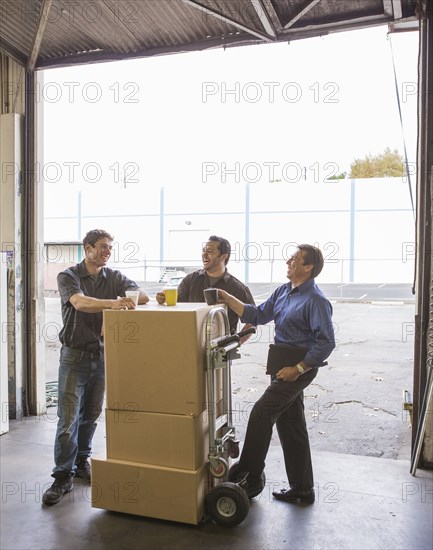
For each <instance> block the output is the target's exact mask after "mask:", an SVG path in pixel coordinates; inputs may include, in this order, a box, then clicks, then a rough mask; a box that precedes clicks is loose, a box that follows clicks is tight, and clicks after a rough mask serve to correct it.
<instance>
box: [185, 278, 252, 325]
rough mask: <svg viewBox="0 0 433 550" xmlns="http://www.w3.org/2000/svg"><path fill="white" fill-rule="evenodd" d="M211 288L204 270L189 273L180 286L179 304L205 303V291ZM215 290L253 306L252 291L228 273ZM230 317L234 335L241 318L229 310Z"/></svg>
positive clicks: (219, 281)
mask: <svg viewBox="0 0 433 550" xmlns="http://www.w3.org/2000/svg"><path fill="white" fill-rule="evenodd" d="M210 286H211V284H210V281H209V277H208V275H207V273H206V271H205V270H204V269H199V270H198V271H194V273H189V274H188V275H186V277H184V278H183V279H182V281H181V283H180V285H179V289H178V302H204V301H205V299H204V295H203V290H204V289H205V288H209V287H210ZM213 286H214V288H221V289H222V290H225V291H226V292H228V293H229V294H232V295H233V296H235V297H236V298H237V299H238V300H240V301H241V302H243V303H244V304H253V305H254V303H255V302H254V298H253V296H252V294H251V292H250V289H249V288H248V287H247V286H246V285H244V283H241V281H239V279H236V277H233V275H230V273H229V272H228V271H227V269H226V272H225V273H224V276H223V277H222V278H221V279H219V280H218V281H217V282H216V283H215V284H214V285H213ZM228 317H229V322H230V332H231V333H232V334H234V333H235V332H236V329H237V324H238V320H239V317H238V315H236V313H235V312H234V311H232V310H231V309H229V310H228Z"/></svg>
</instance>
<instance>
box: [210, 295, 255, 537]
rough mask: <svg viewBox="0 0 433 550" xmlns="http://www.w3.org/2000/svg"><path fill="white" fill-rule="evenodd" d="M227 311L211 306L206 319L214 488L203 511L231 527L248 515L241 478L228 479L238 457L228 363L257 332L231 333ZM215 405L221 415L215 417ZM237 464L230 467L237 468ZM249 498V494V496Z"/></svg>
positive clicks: (247, 502)
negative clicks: (219, 380)
mask: <svg viewBox="0 0 433 550" xmlns="http://www.w3.org/2000/svg"><path fill="white" fill-rule="evenodd" d="M218 320H219V321H220V322H221V321H222V323H223V325H224V330H225V335H223V336H219V337H216V338H215V326H216V325H217V322H218ZM229 327H230V325H229V320H228V316H227V313H226V310H225V309H224V308H223V307H221V306H216V307H213V308H212V309H211V310H210V311H209V314H208V317H207V321H206V379H207V392H208V418H209V454H208V459H209V473H210V476H211V477H210V483H211V484H212V485H213V488H212V489H211V490H210V491H209V492H208V494H207V495H206V500H205V508H206V513H207V514H208V516H210V518H211V519H213V520H214V521H215V522H216V523H218V524H219V525H223V526H226V527H234V526H235V525H238V524H239V523H241V522H242V521H243V520H244V519H245V518H246V517H247V515H248V512H249V508H250V502H249V498H248V495H247V493H246V491H245V490H244V489H243V488H242V483H241V480H239V481H238V482H232V481H230V479H231V478H232V477H233V476H232V475H230V474H231V473H232V472H231V469H230V467H229V462H230V459H232V458H237V457H238V456H239V441H238V440H237V439H236V430H235V427H234V426H233V418H232V394H231V362H232V360H233V359H236V358H238V357H240V354H239V353H238V348H239V347H240V345H241V342H240V341H241V338H242V337H243V336H246V335H247V334H252V333H254V332H255V331H256V329H255V328H249V329H246V330H244V331H242V332H239V333H238V334H233V335H230V328H229ZM219 370H221V372H222V400H221V403H217V396H216V392H215V387H216V376H217V372H218V371H219ZM217 407H218V408H219V411H218V412H219V413H220V415H219V416H217ZM236 467H237V464H234V465H233V466H232V468H233V469H236ZM250 498H251V497H250Z"/></svg>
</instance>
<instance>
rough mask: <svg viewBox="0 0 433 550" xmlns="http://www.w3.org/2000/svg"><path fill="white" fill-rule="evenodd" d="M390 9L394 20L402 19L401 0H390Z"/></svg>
mask: <svg viewBox="0 0 433 550" xmlns="http://www.w3.org/2000/svg"><path fill="white" fill-rule="evenodd" d="M392 8H393V10H394V19H401V18H402V17H403V10H402V8H401V0H392Z"/></svg>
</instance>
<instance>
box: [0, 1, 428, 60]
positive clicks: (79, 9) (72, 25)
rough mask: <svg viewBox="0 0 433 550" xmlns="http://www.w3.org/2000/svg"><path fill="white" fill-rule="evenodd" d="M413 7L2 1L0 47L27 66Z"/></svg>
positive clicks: (248, 37)
mask: <svg viewBox="0 0 433 550" xmlns="http://www.w3.org/2000/svg"><path fill="white" fill-rule="evenodd" d="M416 5H417V1H416V0H197V1H196V0H0V49H1V50H3V51H4V52H5V53H7V54H8V55H10V56H11V57H13V58H14V59H16V60H17V61H19V62H20V63H21V64H23V65H25V66H26V67H27V68H28V69H29V70H33V69H40V68H47V67H58V66H65V65H73V64H79V63H94V62H98V61H107V60H115V59H126V58H131V57H148V56H153V55H162V54H167V53H176V52H181V51H188V50H203V49H208V48H215V47H229V46H236V45H242V44H256V43H266V42H276V41H289V40H293V39H296V38H304V37H307V36H317V35H323V34H327V33H329V32H335V31H339V30H345V29H350V28H360V27H366V26H371V25H378V24H385V23H392V22H408V21H416V18H417V14H416Z"/></svg>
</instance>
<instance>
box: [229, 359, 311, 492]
mask: <svg viewBox="0 0 433 550" xmlns="http://www.w3.org/2000/svg"><path fill="white" fill-rule="evenodd" d="M316 374H317V369H312V370H310V371H308V372H306V373H305V374H303V375H302V376H300V377H299V378H298V379H297V380H296V381H295V382H283V381H281V380H277V379H276V378H275V377H273V379H272V382H271V384H270V386H268V388H267V389H266V391H265V393H264V394H263V395H262V397H261V398H260V399H259V400H258V401H257V402H256V404H255V405H254V407H253V409H252V411H251V414H250V418H249V420H248V426H247V433H246V436H245V442H244V445H243V448H242V454H241V458H240V460H239V469H240V471H245V472H249V473H250V475H251V476H252V477H255V478H260V476H261V474H262V472H263V470H264V468H265V459H266V455H267V453H268V449H269V445H270V442H271V438H272V430H273V427H274V424H276V425H277V431H278V436H279V438H280V441H281V446H282V448H283V453H284V463H285V466H286V473H287V479H288V481H289V484H290V487H292V488H296V489H301V490H307V489H311V488H312V487H313V485H314V479H313V467H312V464H311V454H310V441H309V438H308V431H307V426H306V422H305V415H304V391H303V390H304V389H305V388H306V387H307V386H308V385H309V384H310V383H311V382H312V381H313V380H314V378H315V376H316Z"/></svg>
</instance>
